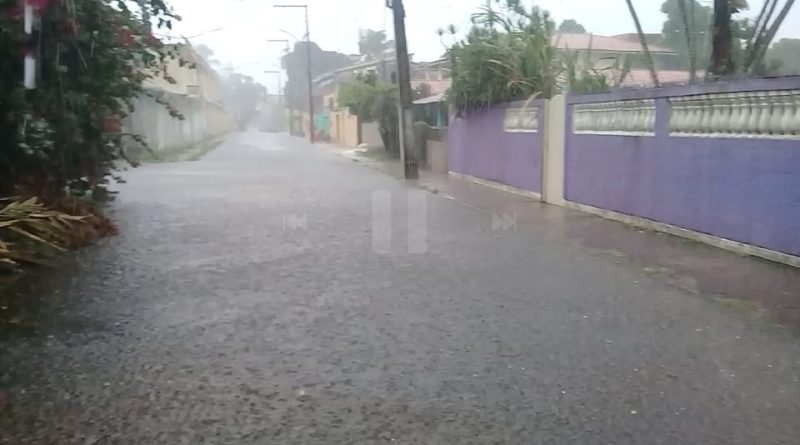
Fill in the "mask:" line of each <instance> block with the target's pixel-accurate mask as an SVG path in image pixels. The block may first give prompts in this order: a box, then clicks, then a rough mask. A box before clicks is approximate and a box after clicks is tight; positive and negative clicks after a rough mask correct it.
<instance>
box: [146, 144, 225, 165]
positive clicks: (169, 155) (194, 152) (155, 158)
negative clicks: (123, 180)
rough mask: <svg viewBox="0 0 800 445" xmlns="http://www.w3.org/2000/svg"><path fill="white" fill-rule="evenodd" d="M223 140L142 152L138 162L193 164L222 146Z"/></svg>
mask: <svg viewBox="0 0 800 445" xmlns="http://www.w3.org/2000/svg"><path fill="white" fill-rule="evenodd" d="M222 141H223V139H222V138H219V139H209V140H207V141H203V142H198V143H196V144H192V145H184V146H180V147H176V148H172V149H169V150H163V151H147V150H144V151H143V152H142V153H141V154H140V155H139V156H138V158H139V159H138V160H139V162H142V163H146V164H154V163H160V162H193V161H198V160H200V159H202V158H203V156H205V155H207V154H208V153H210V152H212V151H213V150H214V149H216V148H217V147H219V146H220V144H222Z"/></svg>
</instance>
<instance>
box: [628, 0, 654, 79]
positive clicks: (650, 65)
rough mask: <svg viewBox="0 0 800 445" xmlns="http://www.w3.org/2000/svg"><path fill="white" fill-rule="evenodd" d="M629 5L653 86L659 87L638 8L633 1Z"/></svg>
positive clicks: (629, 1)
mask: <svg viewBox="0 0 800 445" xmlns="http://www.w3.org/2000/svg"><path fill="white" fill-rule="evenodd" d="M626 1H627V3H628V11H629V12H630V14H631V18H632V19H633V24H634V25H636V32H637V33H639V43H640V44H641V45H642V49H643V50H644V56H645V59H646V60H647V67H648V68H649V69H650V78H651V79H652V81H653V85H654V86H656V87H658V86H659V82H658V75H657V74H656V66H655V64H654V63H653V55H652V54H650V48H649V47H648V46H647V39H646V38H645V36H644V31H642V23H641V22H640V21H639V15H638V14H636V8H634V7H633V2H632V0H626Z"/></svg>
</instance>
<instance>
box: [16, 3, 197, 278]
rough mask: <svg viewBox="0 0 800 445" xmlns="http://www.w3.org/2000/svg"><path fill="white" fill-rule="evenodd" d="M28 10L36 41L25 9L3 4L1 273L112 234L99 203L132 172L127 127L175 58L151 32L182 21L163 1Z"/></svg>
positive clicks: (43, 6)
mask: <svg viewBox="0 0 800 445" xmlns="http://www.w3.org/2000/svg"><path fill="white" fill-rule="evenodd" d="M32 3H33V4H34V5H35V6H36V15H37V17H38V19H37V20H36V21H35V25H34V27H33V35H35V38H34V37H31V35H28V34H26V33H25V31H24V26H23V22H24V13H23V8H22V4H23V3H22V2H18V1H16V0H0V146H2V151H0V263H2V266H3V267H4V269H0V271H2V270H6V271H7V270H16V269H18V268H19V267H20V266H23V265H27V264H32V263H39V262H41V261H40V260H41V258H43V257H45V256H47V253H49V252H51V251H58V250H61V249H66V248H72V247H77V246H80V245H83V244H85V243H87V242H89V241H91V240H92V239H94V238H95V237H98V236H105V235H109V234H113V233H115V229H114V227H113V224H112V223H111V222H110V221H109V220H108V219H107V218H105V217H104V216H103V215H102V212H101V211H100V209H101V203H102V202H103V201H105V200H107V199H108V198H110V197H111V192H110V191H109V189H108V186H109V185H110V183H111V182H113V181H115V180H121V179H120V178H119V177H118V176H117V175H116V174H115V172H116V171H117V170H118V169H119V168H124V166H125V164H126V163H127V164H134V165H135V162H133V160H132V159H130V157H129V156H128V153H127V152H126V147H127V146H128V145H129V144H127V143H128V142H129V141H130V140H135V141H137V142H139V143H140V144H143V143H144V141H143V140H142V138H141V137H139V136H138V135H135V134H125V133H123V132H122V130H121V128H122V124H121V122H122V119H123V118H124V117H125V116H126V115H127V114H128V113H131V112H133V111H134V106H133V99H134V98H136V97H137V96H138V95H140V94H147V92H146V90H145V89H143V87H142V85H143V82H144V81H145V80H146V79H148V78H150V77H153V76H156V75H162V74H164V75H165V73H163V69H164V68H163V66H164V64H163V63H162V62H164V61H165V59H167V58H169V57H177V54H176V53H174V47H173V46H165V45H162V44H161V42H160V40H159V39H158V38H157V37H156V36H155V35H154V34H153V33H152V31H151V30H152V28H153V26H151V24H155V26H156V28H171V27H172V23H173V21H174V20H178V19H179V17H178V16H177V15H175V14H174V12H173V11H172V9H171V8H170V7H169V5H168V4H167V3H165V1H164V0H119V1H118V0H73V1H68V2H62V1H36V2H32ZM26 54H35V55H36V68H35V70H34V75H33V77H34V79H35V87H33V88H30V85H29V88H26V87H25V86H24V85H23V82H22V79H23V78H24V76H25V72H24V66H25V64H24V63H23V60H24V58H25V55H26ZM168 80H169V79H168ZM161 103H162V104H163V105H164V106H165V107H167V109H168V110H169V111H170V113H171V114H172V115H173V116H174V117H176V118H182V116H180V114H179V113H178V112H177V111H175V110H174V109H173V108H172V107H171V106H170V105H169V104H168V103H166V102H164V101H163V100H162V101H161Z"/></svg>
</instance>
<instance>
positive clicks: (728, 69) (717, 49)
mask: <svg viewBox="0 0 800 445" xmlns="http://www.w3.org/2000/svg"><path fill="white" fill-rule="evenodd" d="M732 16H733V10H732V8H731V5H730V2H729V0H714V16H713V17H714V25H713V27H712V32H711V63H710V64H709V66H708V73H709V75H711V77H712V78H720V77H726V76H730V75H731V74H733V71H734V69H735V65H734V63H733V34H732V33H731V17H732Z"/></svg>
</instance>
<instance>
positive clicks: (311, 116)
mask: <svg viewBox="0 0 800 445" xmlns="http://www.w3.org/2000/svg"><path fill="white" fill-rule="evenodd" d="M273 8H303V10H304V11H305V19H306V58H307V59H308V60H307V69H306V74H307V75H308V140H309V141H310V142H311V143H312V144H313V143H314V91H313V88H314V78H313V75H312V74H311V31H310V30H309V25H308V5H273Z"/></svg>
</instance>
